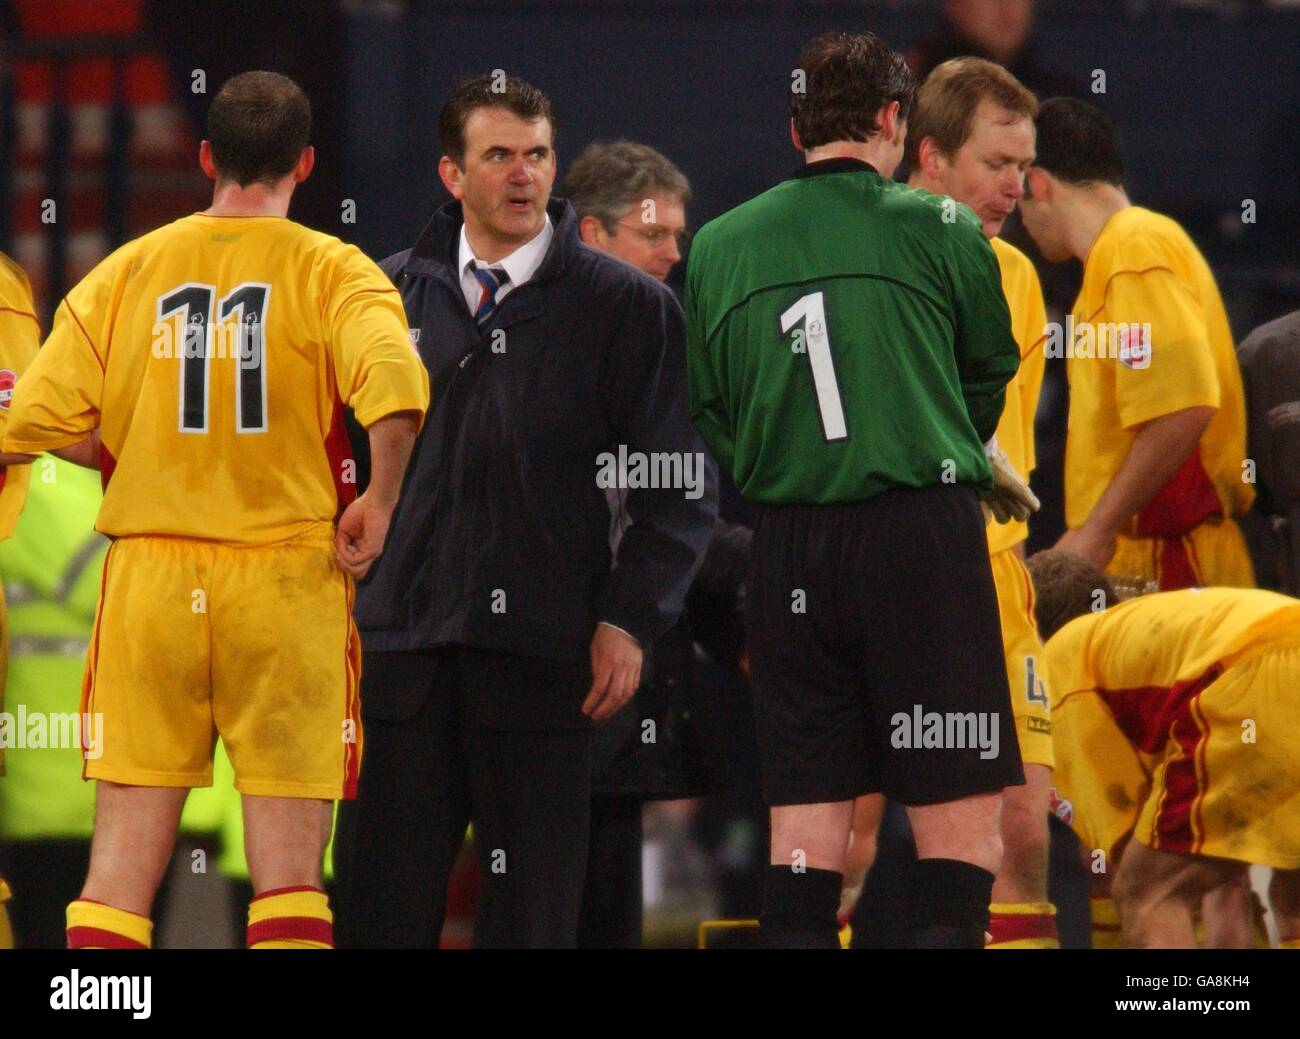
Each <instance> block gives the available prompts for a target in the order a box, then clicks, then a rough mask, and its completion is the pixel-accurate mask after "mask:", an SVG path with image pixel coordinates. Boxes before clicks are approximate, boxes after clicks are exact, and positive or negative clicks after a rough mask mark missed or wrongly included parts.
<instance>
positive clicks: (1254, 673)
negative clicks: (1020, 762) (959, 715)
mask: <svg viewBox="0 0 1300 1039" xmlns="http://www.w3.org/2000/svg"><path fill="white" fill-rule="evenodd" d="M1145 692H1147V694H1148V695H1150V696H1151V698H1152V701H1153V704H1156V703H1158V702H1159V700H1161V699H1163V698H1164V696H1165V695H1166V694H1167V692H1168V691H1167V690H1149V691H1145ZM1298 703H1300V638H1297V637H1296V636H1295V635H1294V634H1292V635H1287V636H1284V637H1275V638H1274V639H1272V640H1271V641H1269V642H1266V643H1261V644H1258V645H1256V646H1253V647H1251V649H1250V650H1249V651H1248V652H1247V653H1246V654H1245V655H1243V656H1241V657H1239V658H1237V659H1236V660H1234V661H1230V662H1229V663H1228V664H1227V666H1226V667H1225V666H1224V665H1222V664H1218V665H1215V667H1214V668H1212V669H1210V671H1208V672H1207V673H1206V675H1205V676H1203V678H1202V680H1201V683H1200V687H1199V691H1197V692H1195V695H1192V696H1190V697H1189V698H1188V699H1187V701H1186V703H1185V704H1184V705H1183V707H1182V709H1181V710H1179V711H1178V712H1177V714H1176V715H1174V717H1173V721H1172V722H1171V724H1170V726H1169V731H1168V738H1167V740H1166V742H1165V744H1164V746H1163V747H1161V748H1159V749H1158V750H1157V751H1156V752H1154V753H1152V754H1146V753H1143V752H1142V751H1141V750H1139V749H1137V748H1135V747H1134V746H1133V744H1132V743H1130V741H1129V739H1128V738H1127V737H1126V736H1125V735H1124V733H1123V732H1122V731H1121V730H1120V727H1119V725H1118V724H1116V722H1115V720H1114V716H1113V714H1112V712H1111V709H1110V708H1109V707H1108V706H1107V705H1106V703H1105V701H1104V699H1103V694H1101V693H1098V692H1097V691H1095V690H1088V691H1083V692H1079V693H1075V694H1073V695H1071V696H1068V697H1066V698H1065V699H1064V701H1063V702H1061V703H1060V704H1058V705H1057V708H1056V710H1055V711H1054V712H1053V716H1052V720H1053V722H1054V724H1055V725H1056V732H1057V737H1058V740H1057V765H1056V772H1055V774H1054V776H1053V783H1054V784H1055V787H1056V790H1057V793H1058V796H1059V797H1060V798H1061V799H1063V804H1064V805H1065V811H1062V810H1060V809H1058V812H1057V814H1058V815H1060V816H1061V817H1062V818H1065V817H1066V815H1067V814H1069V815H1072V818H1066V821H1067V822H1069V823H1070V824H1071V825H1072V826H1073V827H1074V830H1075V832H1076V833H1077V834H1078V835H1079V838H1080V840H1082V841H1083V843H1084V847H1085V849H1087V850H1088V851H1090V852H1092V851H1097V850H1100V851H1103V852H1105V854H1106V856H1107V857H1108V858H1113V856H1114V852H1115V848H1116V846H1117V844H1118V843H1119V842H1120V840H1121V839H1122V838H1123V837H1124V836H1125V835H1126V834H1127V833H1129V832H1130V831H1132V833H1133V836H1134V838H1135V839H1136V840H1138V841H1140V842H1141V843H1142V844H1145V845H1146V846H1147V847H1149V848H1154V849H1158V850H1161V851H1173V852H1182V853H1188V854H1194V855H1208V856H1213V857H1216V858H1225V859H1234V860H1237V861H1240V862H1249V863H1254V864H1258V865H1261V866H1273V867H1275V868H1277V869H1295V868H1297V867H1300V755H1297V754H1296V752H1295V751H1296V735H1295V717H1296V708H1297V704H1298Z"/></svg>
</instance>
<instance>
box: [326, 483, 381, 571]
mask: <svg viewBox="0 0 1300 1039" xmlns="http://www.w3.org/2000/svg"><path fill="white" fill-rule="evenodd" d="M392 516H393V507H392V506H391V505H386V504H384V503H383V502H380V501H376V500H372V499H371V497H370V494H369V492H367V493H365V494H363V495H361V497H360V498H358V499H357V500H356V501H354V502H353V503H352V504H351V505H349V506H348V507H347V508H346V509H344V510H343V515H342V516H340V517H339V526H338V530H336V531H335V532H334V558H335V560H336V561H337V562H338V564H339V569H340V570H342V571H343V572H344V573H345V574H351V575H352V576H353V577H354V578H356V579H357V580H358V581H359V580H361V578H363V577H365V576H366V574H367V573H368V572H369V570H370V565H371V564H372V563H373V562H374V561H375V560H376V559H378V558H379V553H380V552H382V551H383V549H384V538H386V537H387V536H388V523H389V520H391V519H392Z"/></svg>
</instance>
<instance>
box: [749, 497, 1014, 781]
mask: <svg viewBox="0 0 1300 1039" xmlns="http://www.w3.org/2000/svg"><path fill="white" fill-rule="evenodd" d="M748 611H749V612H748V638H749V655H750V665H751V669H752V670H751V673H752V677H753V685H754V710H755V715H756V718H757V722H758V741H759V749H760V753H761V755H762V764H763V792H764V796H765V798H766V800H767V803H768V804H771V805H789V804H817V803H822V802H830V801H847V800H850V799H852V798H854V797H856V796H858V795H859V794H865V793H876V792H880V793H884V794H886V795H888V796H889V797H891V798H893V799H895V800H897V801H900V802H902V803H903V804H906V805H926V804H942V803H943V802H945V801H954V800H957V799H959V798H962V797H968V796H970V795H973V794H979V793H987V792H991V791H996V790H1000V789H1002V788H1003V787H1006V786H1015V785H1018V784H1020V783H1023V782H1024V773H1023V772H1022V770H1021V763H1020V744H1019V742H1018V740H1017V739H1016V727H1015V722H1014V720H1013V718H1012V714H1011V692H1010V690H1009V689H1008V687H1007V671H1006V665H1005V663H1004V661H1003V658H1002V629H1001V622H1000V620H999V618H998V604H997V593H996V592H995V591H994V587H993V572H992V570H991V569H990V566H989V553H988V542H987V540H986V538H985V534H984V518H983V515H982V513H981V511H980V507H979V498H978V496H977V495H976V492H975V491H974V490H973V489H972V488H970V487H968V486H965V485H963V484H936V485H934V486H930V487H922V488H895V489H893V490H889V491H885V492H884V493H882V494H879V495H876V496H875V497H873V498H869V499H868V500H866V501H863V502H855V503H852V504H847V505H780V506H764V507H762V508H760V510H759V514H758V517H757V524H756V526H755V529H754V546H753V555H752V559H751V564H750V586H749V596H748Z"/></svg>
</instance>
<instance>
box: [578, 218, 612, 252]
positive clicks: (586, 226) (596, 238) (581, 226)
mask: <svg viewBox="0 0 1300 1039" xmlns="http://www.w3.org/2000/svg"><path fill="white" fill-rule="evenodd" d="M578 235H579V236H580V237H581V238H582V240H583V241H584V242H586V243H587V244H588V245H594V246H595V247H596V248H598V249H600V248H603V247H604V244H605V239H606V238H607V237H608V235H606V233H605V227H604V225H603V224H602V223H601V222H600V220H599V219H597V218H596V217H594V216H592V215H591V214H590V213H588V214H587V215H586V216H584V217H583V218H582V219H581V220H579V221H578Z"/></svg>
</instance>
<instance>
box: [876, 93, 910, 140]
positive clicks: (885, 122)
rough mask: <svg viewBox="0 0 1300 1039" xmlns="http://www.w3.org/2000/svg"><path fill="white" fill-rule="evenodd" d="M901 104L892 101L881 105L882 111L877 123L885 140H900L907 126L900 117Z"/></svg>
mask: <svg viewBox="0 0 1300 1039" xmlns="http://www.w3.org/2000/svg"><path fill="white" fill-rule="evenodd" d="M900 108H901V106H900V105H899V103H898V102H897V101H890V102H887V103H886V104H884V105H881V106H880V112H879V113H878V116H877V125H878V126H879V127H880V132H881V134H882V135H883V136H884V138H885V140H887V141H890V142H893V141H896V140H898V138H899V136H900V134H902V133H904V132H905V130H906V128H905V126H904V125H903V121H902V120H901V119H899V118H898V113H899V110H900Z"/></svg>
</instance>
